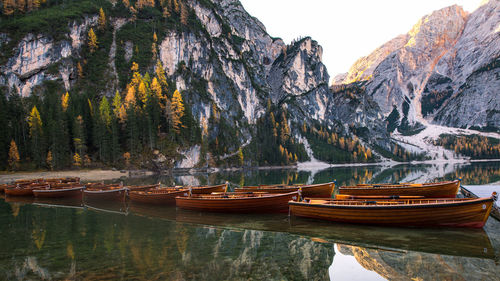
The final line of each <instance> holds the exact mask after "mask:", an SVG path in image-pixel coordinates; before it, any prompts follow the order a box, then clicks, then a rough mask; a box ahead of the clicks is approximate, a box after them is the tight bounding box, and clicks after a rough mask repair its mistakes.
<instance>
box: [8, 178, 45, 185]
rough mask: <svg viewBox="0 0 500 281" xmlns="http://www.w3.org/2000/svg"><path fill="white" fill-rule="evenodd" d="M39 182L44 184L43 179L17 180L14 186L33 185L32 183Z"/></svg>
mask: <svg viewBox="0 0 500 281" xmlns="http://www.w3.org/2000/svg"><path fill="white" fill-rule="evenodd" d="M39 182H43V178H37V179H21V180H15V181H14V184H19V185H25V184H32V183H39Z"/></svg>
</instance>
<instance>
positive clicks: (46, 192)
mask: <svg viewBox="0 0 500 281" xmlns="http://www.w3.org/2000/svg"><path fill="white" fill-rule="evenodd" d="M84 189H85V187H84V186H80V187H72V188H61V189H41V190H34V191H33V194H34V195H35V197H38V198H70V197H79V196H83V190H84Z"/></svg>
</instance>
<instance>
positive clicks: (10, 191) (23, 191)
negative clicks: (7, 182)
mask: <svg viewBox="0 0 500 281" xmlns="http://www.w3.org/2000/svg"><path fill="white" fill-rule="evenodd" d="M4 192H5V195H7V196H33V189H31V188H7V189H5V191H4Z"/></svg>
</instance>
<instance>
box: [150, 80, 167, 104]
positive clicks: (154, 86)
mask: <svg viewBox="0 0 500 281" xmlns="http://www.w3.org/2000/svg"><path fill="white" fill-rule="evenodd" d="M151 91H152V92H153V94H154V96H155V97H156V99H158V101H162V100H163V99H164V97H163V94H162V91H161V86H160V83H158V79H156V77H155V78H153V82H151Z"/></svg>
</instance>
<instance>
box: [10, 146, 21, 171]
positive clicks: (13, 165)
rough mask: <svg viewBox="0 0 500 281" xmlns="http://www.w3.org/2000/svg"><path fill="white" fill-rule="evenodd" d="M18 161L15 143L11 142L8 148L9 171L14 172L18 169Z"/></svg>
mask: <svg viewBox="0 0 500 281" xmlns="http://www.w3.org/2000/svg"><path fill="white" fill-rule="evenodd" d="M19 160H20V158H19V151H18V150H17V145H16V142H15V141H14V140H11V141H10V147H9V167H10V169H11V170H13V171H15V170H17V169H18V167H19Z"/></svg>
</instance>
